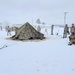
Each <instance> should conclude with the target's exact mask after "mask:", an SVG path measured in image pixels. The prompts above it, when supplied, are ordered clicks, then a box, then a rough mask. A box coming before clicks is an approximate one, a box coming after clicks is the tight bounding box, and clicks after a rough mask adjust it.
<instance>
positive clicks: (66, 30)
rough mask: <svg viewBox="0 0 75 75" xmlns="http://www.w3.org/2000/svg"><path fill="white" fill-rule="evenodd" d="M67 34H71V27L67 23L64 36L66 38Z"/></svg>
mask: <svg viewBox="0 0 75 75" xmlns="http://www.w3.org/2000/svg"><path fill="white" fill-rule="evenodd" d="M67 34H69V27H68V25H67V24H66V25H65V27H64V33H63V38H66V37H67Z"/></svg>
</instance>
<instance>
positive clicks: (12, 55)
mask: <svg viewBox="0 0 75 75" xmlns="http://www.w3.org/2000/svg"><path fill="white" fill-rule="evenodd" d="M41 32H42V33H44V34H45V36H46V37H47V39H46V40H43V41H24V42H23V41H13V40H7V39H6V38H7V37H10V36H7V35H6V31H5V30H3V31H0V48H1V47H2V46H3V45H4V44H7V45H8V47H6V48H3V49H0V75H75V45H72V46H68V42H69V39H68V38H66V39H63V38H61V37H62V35H63V28H57V27H56V28H54V35H50V29H48V35H47V34H46V33H45V32H44V28H43V29H42V31H41ZM57 32H59V35H56V33H57ZM13 34H14V32H12V35H13Z"/></svg>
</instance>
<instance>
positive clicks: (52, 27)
mask: <svg viewBox="0 0 75 75" xmlns="http://www.w3.org/2000/svg"><path fill="white" fill-rule="evenodd" d="M53 30H54V25H52V26H51V35H53Z"/></svg>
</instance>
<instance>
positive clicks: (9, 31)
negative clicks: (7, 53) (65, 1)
mask: <svg viewBox="0 0 75 75" xmlns="http://www.w3.org/2000/svg"><path fill="white" fill-rule="evenodd" d="M6 31H7V36H8V35H11V29H10V27H9V26H6Z"/></svg>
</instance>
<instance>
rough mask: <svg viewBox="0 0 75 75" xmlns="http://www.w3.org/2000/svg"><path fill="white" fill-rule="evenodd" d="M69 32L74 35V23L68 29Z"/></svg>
mask: <svg viewBox="0 0 75 75" xmlns="http://www.w3.org/2000/svg"><path fill="white" fill-rule="evenodd" d="M70 32H71V35H74V34H75V26H74V24H72V27H71V29H70Z"/></svg>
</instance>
